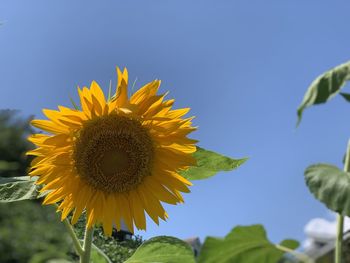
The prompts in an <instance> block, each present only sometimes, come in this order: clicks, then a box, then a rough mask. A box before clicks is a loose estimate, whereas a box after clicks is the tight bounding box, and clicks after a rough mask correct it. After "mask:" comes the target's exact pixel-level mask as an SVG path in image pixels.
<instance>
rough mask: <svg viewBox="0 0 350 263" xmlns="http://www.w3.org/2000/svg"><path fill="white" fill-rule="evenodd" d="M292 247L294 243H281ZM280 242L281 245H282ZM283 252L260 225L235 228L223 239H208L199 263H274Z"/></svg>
mask: <svg viewBox="0 0 350 263" xmlns="http://www.w3.org/2000/svg"><path fill="white" fill-rule="evenodd" d="M283 242H284V244H286V245H288V246H290V248H291V249H292V247H294V246H295V245H296V244H295V242H290V241H283ZM283 242H282V243H283ZM284 254H285V252H283V251H281V250H279V249H278V248H276V246H275V245H274V244H272V243H271V242H270V241H269V240H268V239H267V237H266V232H265V229H264V227H263V226H262V225H252V226H237V227H235V228H234V229H233V230H232V231H231V232H230V233H229V234H228V235H227V236H226V237H225V238H224V239H221V238H214V237H208V238H207V239H206V240H205V242H204V245H203V247H202V250H201V252H200V254H199V259H198V262H199V263H217V262H220V263H232V262H235V263H256V262H264V263H276V262H278V260H280V259H281V258H282V257H283V255H284Z"/></svg>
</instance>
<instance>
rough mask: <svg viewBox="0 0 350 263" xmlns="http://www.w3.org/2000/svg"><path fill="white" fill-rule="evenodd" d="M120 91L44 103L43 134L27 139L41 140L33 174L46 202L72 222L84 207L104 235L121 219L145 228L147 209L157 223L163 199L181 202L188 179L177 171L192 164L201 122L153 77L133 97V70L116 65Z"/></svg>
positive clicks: (87, 92)
mask: <svg viewBox="0 0 350 263" xmlns="http://www.w3.org/2000/svg"><path fill="white" fill-rule="evenodd" d="M117 74H118V84H117V89H116V93H115V95H114V96H113V97H112V98H111V99H108V100H106V98H105V96H104V94H103V91H102V90H101V88H100V87H99V85H98V84H97V83H96V82H95V81H93V82H92V83H91V86H90V88H87V87H83V88H82V89H80V88H78V92H79V97H80V103H81V110H79V109H77V108H75V109H71V108H67V107H63V106H58V110H48V109H44V110H43V113H44V114H45V116H46V117H47V118H48V120H33V121H32V122H31V124H32V125H33V126H35V127H36V128H39V129H42V130H44V131H45V132H46V133H45V134H43V133H39V134H34V135H32V136H31V137H29V140H30V141H31V142H33V143H34V144H35V145H37V148H36V149H35V150H32V151H30V152H28V154H29V155H34V156H35V158H34V159H33V162H32V166H31V170H30V173H29V174H30V176H35V177H38V179H37V180H36V184H39V185H43V187H42V189H41V192H45V193H48V194H47V195H46V197H45V199H44V201H43V204H45V205H49V204H56V203H59V205H58V208H57V209H58V211H60V212H61V219H62V220H64V219H66V217H67V216H68V215H69V214H71V213H72V219H71V223H72V224H75V223H76V222H77V220H78V219H79V217H80V216H81V215H82V213H83V212H84V211H85V212H86V217H87V223H86V224H87V228H88V229H89V228H91V227H92V226H93V225H95V224H102V226H103V229H104V232H105V234H106V235H111V233H112V228H113V226H115V227H116V228H117V229H118V230H120V229H121V223H122V222H124V223H125V224H126V226H127V227H128V229H129V230H130V231H131V232H132V233H133V231H134V226H135V227H136V228H137V229H146V217H145V212H146V213H147V214H148V215H149V217H150V218H151V219H152V220H153V221H154V222H155V223H157V224H159V218H161V219H163V220H166V219H167V217H168V215H167V213H166V211H165V210H164V208H163V206H162V203H161V202H165V203H169V204H178V203H183V197H182V195H181V192H185V193H188V192H189V188H188V186H191V182H189V181H188V180H186V179H185V178H183V177H182V176H180V175H179V171H181V170H186V169H188V168H189V167H190V166H193V165H195V163H196V161H195V159H194V158H193V157H192V153H193V152H195V151H196V146H195V143H196V142H197V141H196V140H193V139H189V138H187V135H188V134H189V133H191V132H192V131H194V130H195V129H196V128H195V127H193V126H192V122H191V121H192V119H193V118H183V116H184V115H185V114H187V113H188V111H189V110H190V109H189V108H183V109H176V110H172V105H173V103H174V100H165V96H166V95H167V94H161V95H157V91H158V88H159V86H160V81H159V80H154V81H152V82H150V83H148V84H146V85H145V86H143V87H142V88H141V89H139V90H138V91H136V92H135V93H134V94H133V95H132V96H131V97H130V98H129V97H128V89H127V85H128V71H127V69H124V70H123V72H121V71H120V69H119V68H117Z"/></svg>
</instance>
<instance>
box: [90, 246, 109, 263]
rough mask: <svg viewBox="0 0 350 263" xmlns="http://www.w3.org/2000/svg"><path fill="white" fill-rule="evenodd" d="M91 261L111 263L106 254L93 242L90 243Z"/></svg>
mask: <svg viewBox="0 0 350 263" xmlns="http://www.w3.org/2000/svg"><path fill="white" fill-rule="evenodd" d="M91 262H93V263H112V261H111V260H110V259H109V258H108V256H107V255H106V254H105V253H104V252H103V251H102V250H101V249H99V248H98V247H97V246H96V245H95V244H92V250H91Z"/></svg>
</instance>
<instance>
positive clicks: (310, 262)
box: [275, 244, 314, 263]
mask: <svg viewBox="0 0 350 263" xmlns="http://www.w3.org/2000/svg"><path fill="white" fill-rule="evenodd" d="M275 246H276V248H278V249H279V250H282V251H284V252H286V253H289V254H291V255H293V256H294V257H295V258H296V259H298V260H300V261H301V262H304V263H313V262H314V261H313V259H311V258H310V257H309V256H307V255H305V254H303V253H299V252H296V251H295V250H293V249H290V248H287V247H285V246H281V245H278V244H277V245H275Z"/></svg>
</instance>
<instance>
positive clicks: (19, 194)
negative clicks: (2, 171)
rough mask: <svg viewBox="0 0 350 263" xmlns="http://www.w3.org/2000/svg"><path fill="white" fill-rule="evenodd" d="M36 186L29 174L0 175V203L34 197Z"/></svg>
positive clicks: (36, 194)
mask: <svg viewBox="0 0 350 263" xmlns="http://www.w3.org/2000/svg"><path fill="white" fill-rule="evenodd" d="M38 195H39V192H38V189H37V186H36V185H34V181H32V180H31V179H30V177H29V176H21V177H0V203H8V202H15V201H22V200H27V199H36V198H37V197H38Z"/></svg>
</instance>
